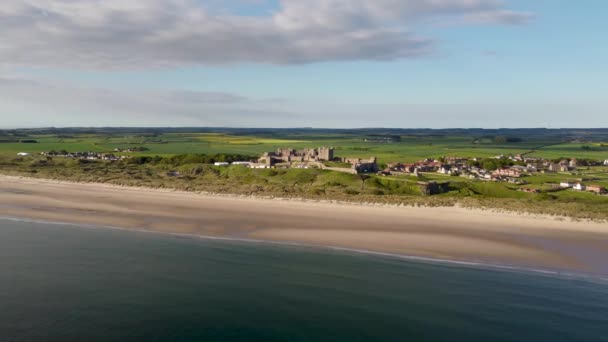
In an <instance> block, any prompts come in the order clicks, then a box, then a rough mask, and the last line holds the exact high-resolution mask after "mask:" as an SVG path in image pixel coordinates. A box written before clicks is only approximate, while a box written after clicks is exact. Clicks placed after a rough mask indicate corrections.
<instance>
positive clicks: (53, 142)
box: [0, 133, 608, 163]
mask: <svg viewBox="0 0 608 342" xmlns="http://www.w3.org/2000/svg"><path fill="white" fill-rule="evenodd" d="M367 137H368V136H367V135H363V134H356V133H355V134H351V133H349V134H336V133H315V134H287V133H285V134H280V133H279V134H266V135H264V134H262V135H258V136H254V135H240V134H239V135H235V134H226V133H162V134H154V135H152V134H136V133H127V134H119V133H113V134H70V135H60V134H55V135H50V134H44V135H36V134H32V135H27V136H25V137H19V139H17V138H14V137H13V138H12V139H11V140H9V139H4V140H2V139H1V137H0V154H3V155H4V156H10V155H15V154H16V153H18V152H29V153H39V152H46V151H50V150H56V151H60V150H66V151H69V152H76V151H93V152H108V151H111V150H113V149H114V148H128V147H146V148H147V149H148V150H147V151H145V152H143V153H138V155H142V154H144V155H161V156H167V155H174V154H187V153H198V154H215V153H235V154H244V155H259V154H261V153H263V152H267V151H274V150H276V149H277V148H279V147H292V148H304V147H319V146H332V147H334V148H335V149H336V155H337V156H340V157H362V158H368V157H370V156H376V157H378V160H379V162H380V163H388V162H392V161H401V162H413V161H416V160H420V159H423V158H437V157H441V156H458V157H491V156H496V155H499V154H504V155H509V154H523V153H528V156H534V157H543V158H550V159H557V158H562V157H564V158H572V157H575V158H585V159H589V158H590V159H602V160H604V159H608V144H599V143H596V144H585V143H581V142H574V141H573V142H564V140H566V139H565V138H564V137H560V136H541V137H524V138H523V139H522V141H518V142H512V143H505V142H496V141H494V140H492V139H490V138H483V137H476V136H471V135H460V136H459V135H429V136H425V135H400V136H399V141H394V142H390V143H374V142H368V141H365V139H366V138H367ZM19 140H35V141H37V142H38V143H20V142H18V141H19ZM2 141H4V142H2ZM585 146H587V147H589V149H585V148H584V147H585Z"/></svg>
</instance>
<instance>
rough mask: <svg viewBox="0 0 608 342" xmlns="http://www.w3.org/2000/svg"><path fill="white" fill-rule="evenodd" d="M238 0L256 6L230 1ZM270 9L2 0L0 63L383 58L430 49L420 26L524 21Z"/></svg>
mask: <svg viewBox="0 0 608 342" xmlns="http://www.w3.org/2000/svg"><path fill="white" fill-rule="evenodd" d="M247 2H249V6H251V3H253V4H255V3H256V2H255V1H254V0H249V1H245V0H239V3H241V4H242V3H247ZM260 2H261V3H265V1H264V0H260ZM224 3H226V2H224ZM279 3H280V7H279V8H278V9H274V12H272V13H270V14H268V15H264V16H247V15H243V14H235V13H234V12H230V11H229V9H227V8H222V7H221V6H220V5H218V1H217V0H206V1H201V0H142V1H139V0H138V1H125V0H103V1H101V0H3V1H1V2H0V42H1V44H0V66H1V65H2V64H4V65H5V66H6V65H9V66H47V67H48V66H50V67H64V68H86V69H115V68H119V69H133V68H150V67H167V66H186V65H204V64H227V63H270V64H291V63H313V62H324V61H343V60H393V59H402V58H411V57H418V56H423V55H426V54H429V53H431V52H432V51H433V48H434V43H433V39H432V38H428V37H421V36H418V35H416V34H415V33H414V29H415V26H416V24H417V23H419V22H421V21H424V20H427V19H432V18H434V17H438V18H443V17H451V18H452V19H457V20H460V21H461V22H463V23H464V22H469V23H481V24H521V23H523V22H526V21H527V20H529V19H530V14H528V13H521V12H515V11H510V10H508V9H506V8H505V5H504V4H503V2H502V1H498V0H307V1H306V0H281V1H280V2H279ZM260 6H264V5H260ZM226 7H227V6H226ZM218 8H221V9H219V10H218Z"/></svg>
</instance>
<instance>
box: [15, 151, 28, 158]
mask: <svg viewBox="0 0 608 342" xmlns="http://www.w3.org/2000/svg"><path fill="white" fill-rule="evenodd" d="M17 155H18V156H19V157H29V155H30V154H29V153H27V152H19V153H17Z"/></svg>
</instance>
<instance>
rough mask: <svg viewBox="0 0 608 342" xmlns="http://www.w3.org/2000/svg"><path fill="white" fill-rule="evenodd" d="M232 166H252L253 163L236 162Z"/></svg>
mask: <svg viewBox="0 0 608 342" xmlns="http://www.w3.org/2000/svg"><path fill="white" fill-rule="evenodd" d="M232 165H244V166H251V162H247V161H235V162H233V163H232Z"/></svg>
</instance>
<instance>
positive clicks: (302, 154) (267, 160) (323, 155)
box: [258, 147, 334, 166]
mask: <svg viewBox="0 0 608 342" xmlns="http://www.w3.org/2000/svg"><path fill="white" fill-rule="evenodd" d="M332 160H334V149H333V148H332V147H319V148H305V149H303V150H299V151H298V150H295V149H293V148H279V149H278V150H277V151H276V152H265V153H264V154H263V155H262V156H261V157H260V159H258V163H260V164H266V165H269V166H272V165H274V164H276V163H289V162H319V161H332Z"/></svg>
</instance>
